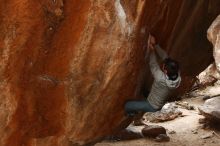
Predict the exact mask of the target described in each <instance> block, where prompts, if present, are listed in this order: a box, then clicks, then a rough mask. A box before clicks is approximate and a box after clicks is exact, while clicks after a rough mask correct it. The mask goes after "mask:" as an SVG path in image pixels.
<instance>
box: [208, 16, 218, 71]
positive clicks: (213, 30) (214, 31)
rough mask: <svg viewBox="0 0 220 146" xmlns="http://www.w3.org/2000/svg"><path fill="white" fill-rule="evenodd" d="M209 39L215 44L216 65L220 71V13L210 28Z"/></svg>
mask: <svg viewBox="0 0 220 146" xmlns="http://www.w3.org/2000/svg"><path fill="white" fill-rule="evenodd" d="M208 39H209V41H210V42H212V44H213V47H214V49H213V50H214V51H213V55H214V59H215V65H216V68H217V70H218V72H219V73H220V15H219V16H218V17H217V18H216V19H215V21H214V22H213V23H212V25H211V26H210V28H209V29H208Z"/></svg>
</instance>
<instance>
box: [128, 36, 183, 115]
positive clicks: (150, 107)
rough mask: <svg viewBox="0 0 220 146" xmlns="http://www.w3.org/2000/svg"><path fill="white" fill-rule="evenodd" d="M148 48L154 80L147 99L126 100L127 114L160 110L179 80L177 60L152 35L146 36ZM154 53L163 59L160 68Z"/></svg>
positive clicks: (177, 85) (178, 83)
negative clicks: (169, 55)
mask: <svg viewBox="0 0 220 146" xmlns="http://www.w3.org/2000/svg"><path fill="white" fill-rule="evenodd" d="M148 49H149V51H150V60H149V66H150V71H151V73H152V75H153V78H154V82H153V85H152V87H151V90H150V93H149V95H148V97H147V99H145V100H136V101H128V102H127V103H126V104H125V111H126V114H127V115H128V116H134V115H136V114H138V113H140V112H142V113H145V112H156V111H158V110H160V109H161V108H162V107H163V105H164V104H165V103H166V102H167V100H168V97H169V94H170V93H171V92H172V91H173V90H175V89H176V88H178V87H179V85H180V82H181V76H180V71H179V64H178V62H177V61H175V60H173V59H171V58H170V57H168V55H167V53H166V52H165V51H164V50H163V49H162V48H161V47H160V46H159V45H158V44H157V43H156V39H155V37H154V36H152V35H149V38H148ZM156 53H157V55H158V56H159V57H160V58H161V59H162V60H163V63H162V67H161V68H160V65H159V64H158V62H157V58H156Z"/></svg>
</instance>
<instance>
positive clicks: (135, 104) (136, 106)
mask: <svg viewBox="0 0 220 146" xmlns="http://www.w3.org/2000/svg"><path fill="white" fill-rule="evenodd" d="M156 111H157V110H156V109H154V108H153V107H152V106H151V105H150V103H149V102H148V101H147V100H146V99H144V100H135V101H128V102H126V104H125V112H126V113H127V114H128V115H129V116H134V115H136V114H138V113H139V112H156Z"/></svg>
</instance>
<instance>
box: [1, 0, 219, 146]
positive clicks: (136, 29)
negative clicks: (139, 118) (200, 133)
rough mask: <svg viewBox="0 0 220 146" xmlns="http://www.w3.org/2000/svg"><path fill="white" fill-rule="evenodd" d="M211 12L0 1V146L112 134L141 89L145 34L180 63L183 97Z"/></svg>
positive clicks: (214, 10) (211, 3) (72, 0)
mask: <svg viewBox="0 0 220 146" xmlns="http://www.w3.org/2000/svg"><path fill="white" fill-rule="evenodd" d="M219 4H220V2H219V0H199V1H185V0H179V1H176V0H145V1H143V0H114V1H112V0H80V1H79V0H69V1H63V0H38V1H34V0H7V1H6V0H0V90H1V92H0V109H1V110H0V125H1V126H0V136H1V139H0V145H2V146H68V145H74V144H76V143H79V144H84V143H87V142H91V141H94V140H97V139H99V138H101V137H103V136H105V135H108V134H110V133H112V132H113V131H115V130H116V129H117V126H118V125H119V124H120V122H121V121H122V120H123V118H124V117H123V115H124V112H123V105H124V103H125V101H126V100H128V99H132V98H136V96H138V94H139V93H140V92H141V90H142V89H144V87H145V86H147V85H150V84H151V82H150V80H151V77H150V73H149V69H148V67H146V62H145V58H147V55H146V56H145V54H146V40H147V36H148V33H149V32H151V33H153V34H154V35H155V36H156V37H157V38H158V41H159V43H160V44H161V46H162V47H163V48H165V49H166V50H167V51H168V52H169V54H170V55H171V56H172V57H173V58H175V59H177V60H178V61H179V62H181V66H182V75H183V85H182V90H181V91H185V90H186V89H187V88H188V87H189V86H190V85H191V82H192V81H193V79H194V76H195V75H196V74H198V73H199V72H200V71H202V70H203V69H204V68H205V67H206V66H207V65H208V64H209V63H210V61H211V60H212V52H211V46H210V44H209V43H208V41H207V40H206V30H207V29H208V26H209V25H210V24H211V22H212V21H213V20H214V18H215V17H216V16H217V14H218V13H219V11H220V5H219ZM198 56H199V57H198ZM147 87H149V86H147Z"/></svg>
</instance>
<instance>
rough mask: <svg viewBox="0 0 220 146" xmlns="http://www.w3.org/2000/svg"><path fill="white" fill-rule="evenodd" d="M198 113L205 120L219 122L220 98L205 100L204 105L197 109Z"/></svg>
mask: <svg viewBox="0 0 220 146" xmlns="http://www.w3.org/2000/svg"><path fill="white" fill-rule="evenodd" d="M199 111H200V112H201V113H202V115H204V116H205V117H206V118H207V119H210V120H217V121H220V97H215V98H212V99H208V100H206V102H205V103H204V105H202V106H200V107H199Z"/></svg>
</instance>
